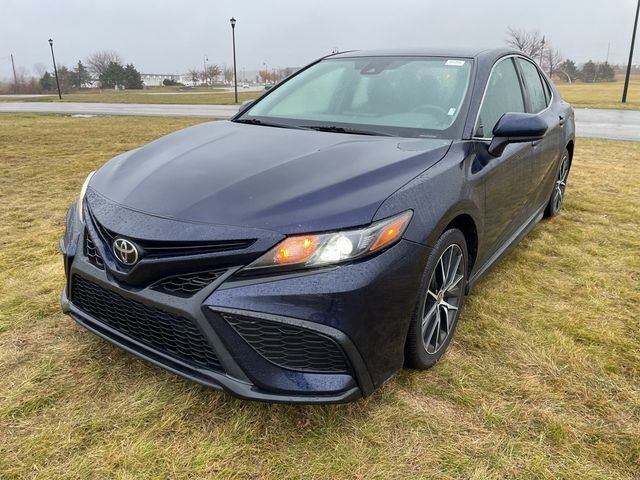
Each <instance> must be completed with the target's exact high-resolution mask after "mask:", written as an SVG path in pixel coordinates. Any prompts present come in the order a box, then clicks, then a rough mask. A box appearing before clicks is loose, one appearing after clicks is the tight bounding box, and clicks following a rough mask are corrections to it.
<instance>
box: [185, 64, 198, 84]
mask: <svg viewBox="0 0 640 480" xmlns="http://www.w3.org/2000/svg"><path fill="white" fill-rule="evenodd" d="M187 75H188V76H189V81H190V82H191V83H192V84H193V86H196V85H197V84H198V82H199V81H200V70H198V69H197V68H190V69H189V70H188V71H187Z"/></svg>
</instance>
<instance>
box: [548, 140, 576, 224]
mask: <svg viewBox="0 0 640 480" xmlns="http://www.w3.org/2000/svg"><path fill="white" fill-rule="evenodd" d="M570 165H571V163H570V161H569V151H568V150H567V149H565V151H564V153H563V154H562V159H561V160H560V168H559V170H558V175H557V176H556V181H555V183H554V185H553V192H552V193H551V198H550V199H549V203H548V204H547V208H546V209H545V211H544V216H545V217H555V216H556V215H558V213H560V209H561V208H562V204H563V203H564V192H565V189H566V188H567V179H568V178H569V166H570Z"/></svg>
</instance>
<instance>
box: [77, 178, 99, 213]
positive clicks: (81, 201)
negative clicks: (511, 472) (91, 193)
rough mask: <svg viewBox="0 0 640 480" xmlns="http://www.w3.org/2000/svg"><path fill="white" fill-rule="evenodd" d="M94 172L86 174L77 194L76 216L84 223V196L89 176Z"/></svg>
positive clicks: (89, 179)
mask: <svg viewBox="0 0 640 480" xmlns="http://www.w3.org/2000/svg"><path fill="white" fill-rule="evenodd" d="M94 173H96V171H95V170H94V171H93V172H91V173H90V174H89V175H87V179H86V180H85V181H84V183H83V184H82V188H81V189H80V195H78V205H77V208H78V217H79V218H80V222H82V223H84V196H85V195H86V193H87V187H88V186H89V182H90V181H91V177H93V174H94Z"/></svg>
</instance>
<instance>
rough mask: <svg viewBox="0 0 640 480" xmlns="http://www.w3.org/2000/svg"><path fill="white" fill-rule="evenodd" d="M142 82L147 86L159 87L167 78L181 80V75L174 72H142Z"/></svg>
mask: <svg viewBox="0 0 640 480" xmlns="http://www.w3.org/2000/svg"><path fill="white" fill-rule="evenodd" d="M140 77H142V82H143V83H144V86H145V87H159V86H162V81H163V80H165V79H168V80H175V81H176V82H179V81H180V78H181V75H174V74H172V73H141V74H140Z"/></svg>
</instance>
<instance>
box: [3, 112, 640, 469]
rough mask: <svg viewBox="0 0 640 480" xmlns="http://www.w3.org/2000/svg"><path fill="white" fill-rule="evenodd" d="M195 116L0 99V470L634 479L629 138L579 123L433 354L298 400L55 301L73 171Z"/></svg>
mask: <svg viewBox="0 0 640 480" xmlns="http://www.w3.org/2000/svg"><path fill="white" fill-rule="evenodd" d="M196 122H198V120H193V119H190V120H186V119H176V118H172V119H164V118H144V119H141V118H132V117H112V118H109V117H96V118H69V117H62V116H34V115H0V200H1V201H0V378H2V384H1V385H2V386H1V387H0V477H1V478H7V479H8V478H40V479H47V480H49V479H56V478H82V479H86V478H123V479H129V478H136V479H138V478H185V479H186V478H238V479H263V478H264V479H282V478H296V479H297V478H300V479H312V478H314V479H315V478H317V479H328V478H358V479H374V478H379V479H395V478H397V479H401V478H402V479H404V478H436V479H448V478H475V479H487V478H495V479H502V478H549V479H557V478H581V479H598V480H601V479H603V478H606V479H632V478H635V479H637V478H638V474H639V472H640V289H639V285H640V255H639V252H640V223H639V219H638V218H639V213H640V208H639V204H638V202H639V199H640V170H639V169H638V168H637V167H638V163H639V162H640V143H631V142H611V141H596V140H583V139H579V141H578V143H577V149H576V155H575V159H574V164H573V171H572V175H571V177H570V181H569V186H568V190H567V195H568V197H567V203H566V205H565V209H564V211H563V212H562V214H561V215H560V216H559V217H558V218H556V219H554V220H552V221H545V222H543V223H541V224H540V225H538V226H537V227H536V228H535V229H534V231H533V232H532V233H530V234H529V235H528V236H527V237H526V238H525V240H524V241H523V242H522V243H521V244H520V246H518V248H517V249H516V250H515V251H514V252H513V253H512V254H510V256H509V257H508V258H507V259H505V260H504V261H503V262H502V263H501V264H500V265H498V266H497V267H495V268H494V269H493V271H492V272H491V273H490V274H489V275H488V276H487V277H486V278H485V279H484V280H482V281H481V282H480V284H479V285H478V287H477V288H476V289H475V290H474V292H473V293H472V295H471V296H470V297H469V298H468V300H467V304H466V306H465V309H464V311H463V313H462V318H461V323H460V325H459V328H458V332H457V336H456V338H455V341H454V342H453V343H452V346H451V349H450V351H449V352H448V353H447V355H446V356H445V357H444V358H443V360H442V361H441V362H440V363H439V364H438V365H437V366H436V367H435V368H433V369H432V370H430V371H427V372H416V371H404V372H402V373H401V374H400V375H398V376H397V377H396V378H395V379H393V380H391V381H390V382H389V383H388V384H387V385H385V386H384V387H383V388H382V389H381V390H380V391H378V392H377V393H376V394H374V395H373V396H371V397H369V398H367V399H365V400H362V401H358V402H357V403H354V404H350V405H341V406H340V405H339V406H314V407H303V406H283V405H266V404H258V403H250V402H243V401H238V400H235V399H232V398H230V397H228V396H226V395H224V394H221V393H218V392H215V391H211V390H208V389H206V388H203V387H200V386H197V385H194V384H192V383H190V382H188V381H184V380H181V379H180V378H178V377H176V376H174V375H172V374H169V373H166V372H164V371H163V370H161V369H158V368H155V367H152V366H149V365H147V364H145V363H144V362H143V361H141V360H138V359H136V358H135V357H133V356H131V355H129V354H127V353H124V352H123V351H121V350H119V349H117V348H115V347H112V346H110V345H109V344H108V343H106V342H105V341H102V340H100V339H98V338H97V337H95V336H94V335H92V334H90V333H88V332H86V331H85V330H83V329H82V328H80V327H78V326H76V324H75V323H73V321H71V320H70V319H69V318H67V317H66V316H64V315H63V314H62V313H60V309H59V305H58V299H59V293H60V289H61V287H62V284H63V272H62V262H61V259H60V256H59V254H58V250H57V241H58V238H59V237H60V236H61V235H62V232H63V222H64V214H65V209H66V207H67V205H68V204H69V203H70V202H71V201H72V200H73V198H74V197H75V196H76V195H77V193H78V190H79V188H80V185H81V183H82V181H83V179H84V177H85V175H86V173H87V172H88V171H90V170H91V169H94V168H96V167H98V166H99V165H101V164H102V163H103V162H105V161H106V160H107V159H109V158H110V157H112V156H114V155H115V154H117V153H119V152H122V151H124V150H127V149H130V148H133V147H136V146H138V145H140V144H143V143H145V142H147V141H149V140H151V139H153V138H155V137H158V136H160V135H162V134H164V133H167V132H170V131H173V130H176V129H178V128H181V127H185V126H187V125H190V124H193V123H196Z"/></svg>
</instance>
